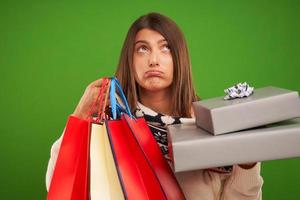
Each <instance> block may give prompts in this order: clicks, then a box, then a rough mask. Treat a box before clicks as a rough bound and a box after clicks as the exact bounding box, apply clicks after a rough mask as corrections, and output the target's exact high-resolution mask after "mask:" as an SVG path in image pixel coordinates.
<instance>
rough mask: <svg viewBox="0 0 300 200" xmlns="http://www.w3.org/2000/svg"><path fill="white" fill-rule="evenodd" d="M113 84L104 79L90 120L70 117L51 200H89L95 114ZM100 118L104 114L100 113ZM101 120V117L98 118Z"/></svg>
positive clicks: (56, 165)
mask: <svg viewBox="0 0 300 200" xmlns="http://www.w3.org/2000/svg"><path fill="white" fill-rule="evenodd" d="M108 82H109V79H108V78H103V83H102V87H100V91H99V94H98V97H97V99H96V101H95V102H94V103H93V105H92V106H91V108H90V111H89V117H90V118H89V119H88V120H83V119H78V118H76V117H74V116H70V117H69V119H68V122H67V125H66V129H65V132H64V135H63V139H62V143H61V146H60V150H59V153H58V157H57V161H56V164H55V169H54V172H53V176H52V180H51V184H50V188H49V192H48V195H47V200H88V199H89V198H90V197H89V196H90V195H89V193H90V192H89V168H90V163H89V150H90V133H91V123H92V122H93V120H92V117H91V116H92V110H93V108H95V106H96V103H97V102H98V101H99V100H100V106H99V111H100V112H101V103H103V102H102V101H103V99H104V91H105V90H106V88H107V84H108ZM98 114H102V112H101V113H98ZM98 119H99V116H98Z"/></svg>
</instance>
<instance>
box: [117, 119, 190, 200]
mask: <svg viewBox="0 0 300 200" xmlns="http://www.w3.org/2000/svg"><path fill="white" fill-rule="evenodd" d="M122 120H123V121H125V122H126V124H127V125H128V126H129V128H130V130H131V132H132V133H133V135H134V137H135V139H136V141H137V142H138V144H139V146H140V147H141V148H142V149H143V152H144V155H145V156H146V157H147V159H148V160H149V162H150V164H151V165H152V167H153V170H154V172H155V173H156V175H157V177H158V179H159V182H160V184H161V186H162V188H163V190H164V192H165V194H166V196H167V199H169V200H175V199H176V200H182V199H185V197H184V194H183V192H182V190H181V188H180V186H179V184H178V182H177V180H176V178H175V175H174V173H173V171H172V169H171V168H170V166H169V164H168V163H167V161H166V159H165V158H164V156H163V154H162V153H161V150H160V148H159V145H158V144H157V142H156V140H155V138H154V137H153V134H152V133H151V130H150V129H149V127H148V124H147V122H146V121H145V119H144V118H137V119H132V118H130V117H129V116H128V115H123V116H122Z"/></svg>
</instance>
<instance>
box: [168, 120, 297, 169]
mask: <svg viewBox="0 0 300 200" xmlns="http://www.w3.org/2000/svg"><path fill="white" fill-rule="evenodd" d="M168 142H169V153H170V157H171V158H172V161H173V169H174V171H175V172H180V171H190V170H197V169H205V168H211V167H220V166H227V165H233V164H241V163H252V162H258V161H266V160H276V159H285V158H292V157H300V118H296V119H292V120H287V121H284V122H279V123H275V124H270V125H267V126H264V127H260V128H255V129H249V130H244V131H239V132H234V133H230V134H223V135H218V136H214V135H212V134H210V133H208V132H207V131H205V130H203V129H201V128H199V127H197V126H196V124H177V125H170V126H168Z"/></svg>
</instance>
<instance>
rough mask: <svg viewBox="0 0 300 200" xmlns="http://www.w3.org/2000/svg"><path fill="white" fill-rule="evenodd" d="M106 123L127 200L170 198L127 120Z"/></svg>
mask: <svg viewBox="0 0 300 200" xmlns="http://www.w3.org/2000/svg"><path fill="white" fill-rule="evenodd" d="M105 123H106V127H107V133H108V135H109V139H110V143H111V147H112V150H113V154H114V158H115V164H116V166H117V169H118V172H119V175H120V179H121V182H122V185H123V188H124V191H125V196H126V197H127V199H129V200H135V199H139V200H144V199H147V200H161V199H167V198H166V195H165V193H164V190H163V188H162V187H161V185H160V183H159V179H158V177H157V176H156V174H155V173H154V170H153V168H152V166H151V165H150V163H149V160H147V158H146V157H145V155H144V153H143V151H142V149H141V148H140V146H139V145H138V143H137V141H136V139H135V138H134V136H133V134H132V132H131V130H130V129H129V127H128V125H127V124H126V121H124V120H121V119H119V120H107V121H106V122H105Z"/></svg>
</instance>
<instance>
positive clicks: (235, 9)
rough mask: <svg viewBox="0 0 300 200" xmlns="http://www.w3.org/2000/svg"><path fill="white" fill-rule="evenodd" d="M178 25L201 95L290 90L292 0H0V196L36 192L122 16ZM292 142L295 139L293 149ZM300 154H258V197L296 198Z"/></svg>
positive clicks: (114, 48)
mask: <svg viewBox="0 0 300 200" xmlns="http://www.w3.org/2000/svg"><path fill="white" fill-rule="evenodd" d="M150 11H157V12H161V13H162V14H165V15H167V16H169V17H171V18H172V19H173V20H174V21H176V22H177V24H178V25H179V26H180V27H181V29H182V30H183V32H184V34H185V36H186V39H187V42H188V45H189V50H190V55H191V60H192V66H193V78H194V82H195V86H196V89H197V93H198V94H199V96H201V97H202V98H203V99H206V98H210V97H215V96H219V95H223V89H224V88H226V87H229V86H231V85H233V84H235V83H237V82H242V81H247V82H248V83H250V84H251V85H253V86H255V87H256V88H259V87H263V86H268V85H273V86H279V87H283V88H287V89H291V90H297V91H300V84H299V83H300V82H299V74H300V70H299V64H300V56H299V53H300V51H299V50H300V49H299V47H300V38H299V35H300V26H299V25H300V24H299V20H300V1H297V0H273V1H266V0H260V1H258V0H255V1H253V0H252V1H250V0H249V1H240V0H237V1H234V0H228V1H226V2H225V1H211V0H210V1H188V0H185V1H178V2H175V1H170V0H165V1H158V0H155V1H151V2H148V1H130V2H129V1H128V2H125V1H115V0H111V1H109V3H108V2H106V1H103V2H100V1H70V2H67V1H33V0H31V1H30V0H28V1H8V0H7V1H1V3H0V26H1V33H0V84H1V87H0V88H1V92H0V94H1V98H0V111H1V126H0V134H1V140H0V141H1V145H0V155H1V157H0V158H1V165H0V172H1V183H0V184H1V185H0V195H1V197H0V198H1V199H45V197H46V190H45V173H46V167H47V162H48V158H49V155H50V147H51V145H52V143H53V142H54V141H55V140H56V139H57V138H58V137H59V136H60V134H61V133H62V130H63V128H64V125H65V123H66V119H67V117H68V115H69V114H70V113H72V112H73V110H74V108H75V106H76V105H77V103H78V101H79V99H80V97H81V95H82V93H83V92H84V89H85V87H86V86H87V85H88V84H89V83H90V82H92V81H93V80H95V79H97V78H99V77H102V76H111V75H113V74H114V71H115V69H116V65H117V62H118V58H119V53H120V49H121V46H122V44H123V41H124V38H125V35H126V33H127V30H128V28H129V26H130V25H131V23H132V22H133V21H134V20H135V19H136V18H137V17H139V16H140V15H142V14H145V13H147V12H150ZM299 148H300V147H299ZM299 169H300V159H299V158H297V159H287V160H277V161H268V162H263V164H262V175H263V177H264V181H265V182H264V187H263V197H264V199H272V200H273V199H285V200H286V199H300V190H299V180H300V172H299Z"/></svg>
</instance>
